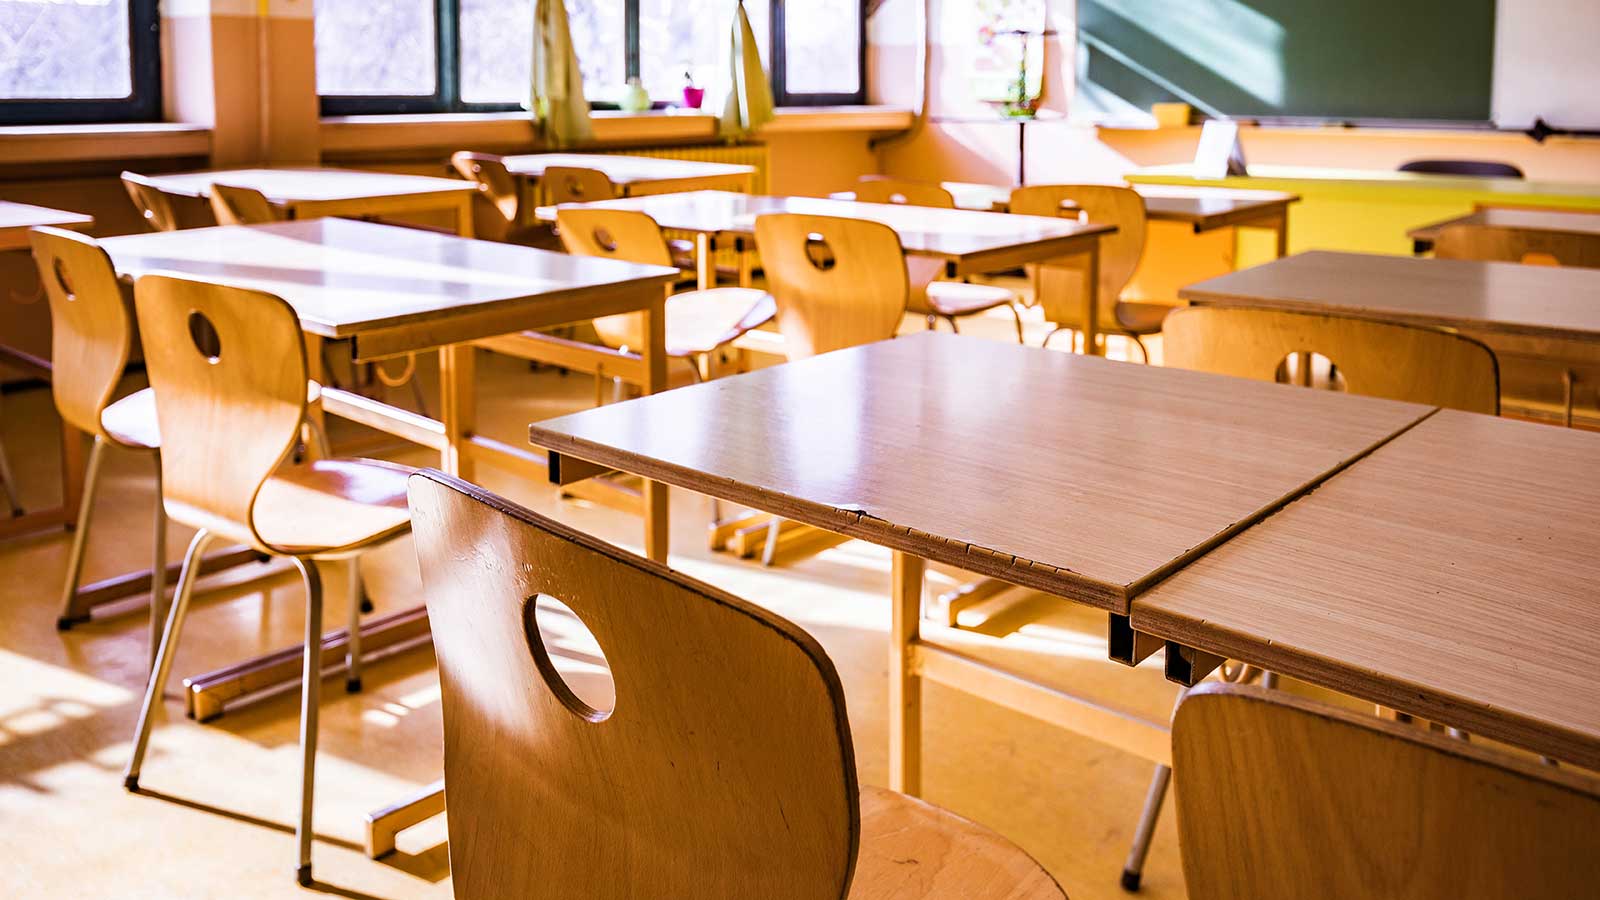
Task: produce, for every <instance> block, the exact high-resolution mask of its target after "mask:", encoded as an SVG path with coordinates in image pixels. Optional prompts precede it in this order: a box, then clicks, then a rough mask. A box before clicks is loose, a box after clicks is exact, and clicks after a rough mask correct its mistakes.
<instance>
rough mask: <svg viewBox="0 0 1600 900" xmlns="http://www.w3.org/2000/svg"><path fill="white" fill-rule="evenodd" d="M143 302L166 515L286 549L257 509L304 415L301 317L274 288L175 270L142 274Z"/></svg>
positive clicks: (263, 546) (137, 289) (138, 288)
mask: <svg viewBox="0 0 1600 900" xmlns="http://www.w3.org/2000/svg"><path fill="white" fill-rule="evenodd" d="M134 305H135V308H136V309H137V311H138V314H139V331H140V334H141V336H142V338H143V342H144V352H145V370H146V372H147V373H148V374H149V376H150V386H151V387H152V388H154V389H155V394H156V420H157V422H158V424H159V426H160V429H161V477H162V493H163V494H164V495H165V497H166V507H167V511H168V513H169V514H170V515H171V516H172V517H173V518H174V519H177V520H178V521H180V522H183V523H184V524H187V525H190V526H192V527H195V528H205V529H208V530H211V531H214V532H217V533H219V534H222V535H224V536H227V537H229V538H231V539H233V540H239V541H245V542H248V543H249V544H251V545H252V546H254V547H256V548H257V549H259V550H264V551H268V552H273V553H281V552H284V549H283V548H281V547H275V546H273V545H271V544H268V543H267V542H265V541H264V540H263V539H262V538H261V536H260V534H258V533H257V532H256V528H255V523H254V520H253V510H254V507H255V499H256V495H257V494H258V493H259V492H260V490H261V485H262V484H263V483H264V482H265V481H266V480H267V478H268V477H270V476H271V475H272V474H273V472H275V471H276V470H277V469H278V466H279V464H280V463H282V462H283V460H284V459H285V458H286V457H287V456H288V455H289V453H290V451H291V450H293V448H294V446H295V443H296V440H297V439H298V436H299V431H300V424H301V422H302V420H303V419H304V417H305V408H306V350H305V341H304V339H303V338H302V337H301V332H300V320H299V318H298V317H297V316H296V315H295V312H294V310H293V309H292V308H291V307H290V306H289V304H288V303H285V302H284V301H283V300H282V299H280V298H278V297H275V296H273V295H271V294H266V293H262V292H260V291H251V290H246V289H244V288H236V287H227V286H224V285H218V284H210V283H207V282H203V281H192V280H189V279H184V278H174V277H171V276H165V275H145V276H143V277H142V278H140V279H139V280H138V282H137V283H136V284H135V285H134ZM208 326H209V328H210V329H211V332H209V333H208V332H206V328H207V327H208ZM212 354H215V355H212Z"/></svg>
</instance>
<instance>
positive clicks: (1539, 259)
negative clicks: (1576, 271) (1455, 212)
mask: <svg viewBox="0 0 1600 900" xmlns="http://www.w3.org/2000/svg"><path fill="white" fill-rule="evenodd" d="M1433 255H1434V256H1436V257H1438V258H1439V259H1475V260H1482V261H1485V262H1513V263H1531V264H1535V265H1558V266H1580V267H1584V268H1600V235H1596V234H1581V233H1571V232H1559V231H1545V230H1542V229H1532V228H1508V227H1503V226H1497V225H1471V224H1460V225H1449V226H1446V227H1445V228H1444V229H1442V230H1441V231H1440V232H1439V237H1438V238H1437V239H1435V240H1434V243H1433Z"/></svg>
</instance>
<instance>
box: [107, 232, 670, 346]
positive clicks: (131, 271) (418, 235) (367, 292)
mask: <svg viewBox="0 0 1600 900" xmlns="http://www.w3.org/2000/svg"><path fill="white" fill-rule="evenodd" d="M100 244H101V246H102V247H104V248H105V250H106V252H107V253H109V254H110V255H111V261H112V264H113V265H115V266H116V268H117V272H118V273H119V274H120V275H122V276H124V277H129V278H133V277H137V276H139V275H144V274H147V273H151V272H168V273H176V274H179V275H187V276H191V277H194V278H202V279H206V280H209V281H216V282H220V283H225V284H231V285H237V286H240V287H247V288H254V289H256V290H261V291H266V292H268V293H271V294H275V295H277V296H279V297H282V298H283V299H284V300H287V301H288V302H289V304H290V305H291V306H293V307H294V308H295V312H296V313H298V314H299V316H300V321H301V324H302V326H303V327H304V328H305V330H306V331H309V332H311V333H313V334H320V335H323V336H325V337H351V336H358V335H362V334H368V333H374V332H380V331H385V330H390V331H392V330H394V329H401V328H416V327H419V326H426V325H430V324H433V323H438V322H441V321H443V320H448V319H452V318H460V317H466V316H483V315H485V314H497V313H506V314H513V313H516V312H518V311H519V310H522V309H525V308H526V306H527V304H530V303H550V304H555V303H557V302H559V301H564V300H572V299H575V298H581V297H584V296H586V295H594V296H597V297H609V296H610V295H611V294H612V293H613V292H614V290H626V289H635V290H637V289H639V288H641V287H643V288H652V289H655V290H660V289H661V287H662V286H664V285H666V284H669V283H671V282H672V281H673V280H674V279H676V278H677V277H678V275H679V273H678V270H676V269H671V268H666V267H662V266H639V265H633V264H631V263H621V262H617V261H615V260H607V259H596V258H590V257H582V256H570V255H568V254H565V253H550V252H547V251H543V250H535V249H532V248H529V247H520V246H517V245H515V244H503V243H496V242H492V241H475V240H469V239H466V238H458V237H453V236H450V235H444V234H439V233H436V232H431V231H424V230H420V229H414V228H400V227H396V226H391V225H379V224H375V223H370V222H357V221H352V220H348V219H312V220H308V221H302V222H280V223H276V224H272V225H244V226H241V225H229V226H219V227H215V228H195V229H188V230H184V231H172V232H157V233H152V234H139V235H130V236H127V237H116V238H107V239H105V240H103V241H101V242H100ZM601 306H602V307H604V303H603V302H602V303H601ZM632 308H634V309H637V308H638V306H637V305H634V306H633V307H632ZM624 311H626V310H624ZM607 314H609V313H607V312H595V313H594V314H593V315H607ZM584 318H588V316H585V317H584ZM567 321H571V319H568V320H567ZM526 327H533V326H526ZM510 330H515V329H511V328H502V329H501V330H500V331H489V332H486V333H484V334H482V335H477V336H479V337H489V336H492V335H494V334H502V333H505V332H506V331H510ZM440 333H441V332H438V331H431V332H429V335H428V337H430V338H432V337H438V335H439V334H440ZM457 339H458V340H464V339H466V338H457ZM437 343H438V342H435V343H434V344H433V345H434V346H437ZM422 346H428V345H427V344H423V345H422Z"/></svg>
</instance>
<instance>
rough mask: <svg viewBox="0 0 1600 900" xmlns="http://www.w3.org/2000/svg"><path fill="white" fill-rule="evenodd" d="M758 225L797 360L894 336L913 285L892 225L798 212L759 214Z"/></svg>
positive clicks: (786, 339)
mask: <svg viewBox="0 0 1600 900" xmlns="http://www.w3.org/2000/svg"><path fill="white" fill-rule="evenodd" d="M755 228H756V250H757V252H758V253H760V254H761V265H762V267H763V268H764V269H765V270H766V274H767V289H768V290H769V291H771V292H772V297H773V299H774V300H775V301H777V306H778V330H779V331H781V332H783V344H784V348H785V350H786V351H787V353H788V355H789V358H790V359H803V358H805V357H808V356H815V355H816V354H818V353H827V352H828V351H830V350H840V349H843V348H845V347H854V346H856V345H857V344H870V343H872V342H873V341H882V340H887V339H889V338H891V337H894V333H895V331H896V330H898V329H899V327H900V320H901V319H902V318H903V317H904V315H905V310H906V303H907V301H908V300H909V297H910V292H911V288H910V280H909V278H908V276H907V274H906V263H905V253H904V251H903V250H902V249H901V247H900V236H899V235H897V234H895V231H894V229H893V228H890V227H889V226H887V225H885V224H883V223H881V222H869V221H867V220H865V219H842V218H835V217H833V216H811V215H801V214H798V213H779V214H774V215H767V216H760V217H758V218H757V219H756V226H755Z"/></svg>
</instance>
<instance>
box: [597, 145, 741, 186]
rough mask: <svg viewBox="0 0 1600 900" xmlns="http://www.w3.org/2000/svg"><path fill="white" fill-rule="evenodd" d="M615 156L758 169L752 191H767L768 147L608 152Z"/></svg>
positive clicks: (638, 148) (638, 149)
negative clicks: (678, 160) (682, 160)
mask: <svg viewBox="0 0 1600 900" xmlns="http://www.w3.org/2000/svg"><path fill="white" fill-rule="evenodd" d="M601 152H603V153H606V154H609V155H613V156H654V157H658V158H661V159H687V160H692V161H694V162H711V163H727V164H729V165H735V166H754V167H755V170H756V176H755V179H754V181H753V183H752V191H753V193H757V194H765V193H766V192H767V165H768V155H767V145H766V144H731V145H730V144H698V145H691V146H687V147H635V148H630V149H627V150H605V151H601Z"/></svg>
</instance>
